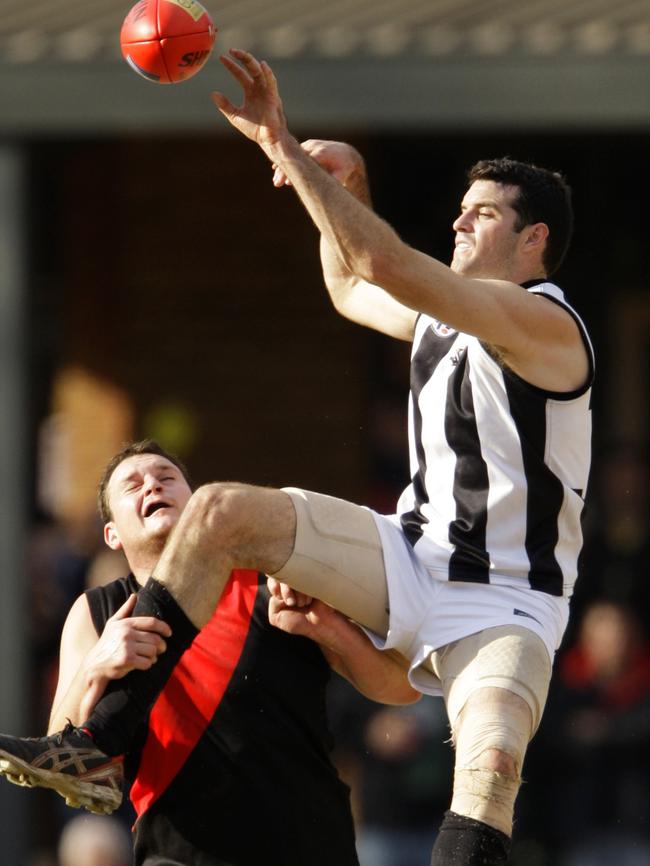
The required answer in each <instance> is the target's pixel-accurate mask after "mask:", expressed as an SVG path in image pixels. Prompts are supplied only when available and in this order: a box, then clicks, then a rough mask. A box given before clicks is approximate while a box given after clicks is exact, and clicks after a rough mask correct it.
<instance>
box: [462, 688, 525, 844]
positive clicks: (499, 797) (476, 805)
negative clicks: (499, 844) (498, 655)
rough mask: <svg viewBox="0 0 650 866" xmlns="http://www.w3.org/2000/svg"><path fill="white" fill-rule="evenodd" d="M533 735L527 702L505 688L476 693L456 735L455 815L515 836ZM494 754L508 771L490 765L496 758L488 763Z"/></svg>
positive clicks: (467, 707)
mask: <svg viewBox="0 0 650 866" xmlns="http://www.w3.org/2000/svg"><path fill="white" fill-rule="evenodd" d="M531 735H532V716H531V712H530V708H529V707H528V705H527V704H526V703H525V701H524V700H523V699H522V698H520V697H519V696H518V695H515V694H513V693H511V692H507V691H506V690H505V689H492V688H488V689H481V690H479V691H477V692H475V693H474V695H473V696H472V698H471V699H470V701H469V702H468V704H467V705H466V706H465V707H464V709H463V712H462V713H461V716H460V719H459V724H458V726H457V729H456V731H455V740H456V770H455V773H454V796H453V800H452V804H451V809H452V811H453V812H456V813H457V814H459V815H465V816H467V817H468V818H474V819H476V820H477V821H483V822H484V823H486V824H489V825H490V826H491V827H495V828H496V829H497V830H500V831H501V832H502V833H506V834H507V835H510V833H511V832H512V815H513V810H514V804H515V799H516V797H517V792H518V791H519V786H520V784H521V767H522V764H523V761H524V755H525V753H526V748H527V746H528V742H529V740H530V737H531ZM492 751H496V752H497V753H500V754H501V755H502V756H503V757H504V758H505V760H504V761H503V763H504V764H505V765H506V766H505V767H504V772H498V771H497V770H496V769H493V768H492V767H491V766H490V764H491V763H492V762H493V760H494V757H495V756H494V755H490V758H491V759H492V760H489V759H488V756H487V755H486V753H488V752H492ZM497 757H498V755H497ZM508 759H510V760H508ZM509 765H510V766H509Z"/></svg>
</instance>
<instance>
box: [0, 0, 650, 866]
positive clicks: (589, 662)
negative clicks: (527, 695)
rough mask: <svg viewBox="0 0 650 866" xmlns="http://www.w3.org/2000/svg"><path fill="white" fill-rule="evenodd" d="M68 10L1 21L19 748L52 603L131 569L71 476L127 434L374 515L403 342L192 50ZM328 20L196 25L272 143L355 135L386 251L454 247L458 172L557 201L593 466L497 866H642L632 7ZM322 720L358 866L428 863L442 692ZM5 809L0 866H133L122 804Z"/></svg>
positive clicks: (640, 100) (646, 797) (53, 660)
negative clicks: (216, 93) (286, 127)
mask: <svg viewBox="0 0 650 866" xmlns="http://www.w3.org/2000/svg"><path fill="white" fill-rule="evenodd" d="M1 5H2V2H1V0H0V6H1ZM64 5H65V4H64ZM68 5H69V7H70V8H69V9H68ZM68 5H66V6H65V9H64V8H63V6H60V5H59V4H51V3H45V2H40V0H35V2H34V3H31V4H25V5H24V6H21V7H20V8H19V9H14V8H13V7H12V14H11V15H9V14H8V11H7V14H6V15H5V14H3V16H0V71H2V73H3V76H2V79H1V82H2V83H1V85H0V471H1V473H2V478H1V484H0V588H1V589H2V593H3V601H4V604H3V605H2V606H1V608H0V654H1V657H0V687H1V688H2V691H3V701H2V703H1V705H0V719H1V720H2V725H3V729H6V730H7V732H9V733H16V734H23V735H40V734H42V733H43V732H44V731H45V728H46V725H47V718H48V713H49V708H50V703H51V699H52V693H53V688H54V684H55V682H56V677H57V656H58V642H59V636H60V632H61V627H62V624H63V621H64V619H65V616H66V614H67V611H68V609H69V607H70V605H71V603H72V601H73V600H74V599H75V598H76V596H77V595H78V594H79V593H80V592H82V591H83V589H84V588H85V587H88V586H90V585H96V584H98V583H103V582H106V581H108V580H110V579H112V578H113V577H116V576H119V575H121V574H123V573H124V562H123V560H122V558H121V555H120V554H115V553H112V552H110V551H108V550H107V549H105V548H104V547H103V543H102V535H101V527H100V526H99V524H98V518H97V516H96V513H95V487H96V484H97V480H98V478H99V475H100V473H101V470H102V468H103V466H104V464H105V462H106V461H107V460H108V458H109V457H110V456H111V455H112V454H113V453H114V452H115V451H117V450H118V449H119V448H120V447H121V445H122V444H123V443H124V442H125V441H127V440H129V439H133V438H142V437H144V436H153V437H155V438H157V439H158V440H159V441H161V443H162V444H163V445H165V446H166V447H167V448H169V449H170V450H172V451H175V452H176V453H178V454H179V455H180V456H181V457H182V458H183V459H184V460H185V461H186V462H187V464H188V466H189V468H190V470H191V472H192V474H193V476H194V477H195V479H196V481H197V482H203V481H209V480H217V479H220V480H225V479H231V478H234V479H237V480H241V481H250V482H255V483H260V484H274V485H289V484H291V485H297V486H302V487H306V488H313V489H317V490H320V491H323V492H327V493H331V494H333V495H339V496H343V497H345V498H348V499H351V500H353V501H357V502H360V503H364V504H368V505H371V506H373V507H374V508H376V509H378V510H380V511H384V512H387V513H388V512H391V511H393V510H394V505H395V502H396V499H397V496H398V495H399V493H400V491H401V489H402V488H403V487H404V486H405V484H406V483H407V481H408V474H409V473H408V465H407V462H406V458H407V446H406V398H407V391H408V350H409V347H408V346H407V345H406V344H399V343H395V342H391V341H389V340H388V339H385V338H383V337H380V336H378V335H376V334H372V333H370V332H367V331H365V330H363V329H361V328H358V327H356V326H354V325H352V324H350V323H348V322H345V321H343V320H341V319H340V318H339V317H337V316H336V315H335V313H334V312H333V311H332V310H331V308H330V306H329V302H328V301H327V299H326V297H325V292H324V290H323V288H322V282H321V278H320V271H319V265H318V249H317V238H316V236H315V233H314V231H313V229H312V227H311V225H310V223H309V220H308V219H307V217H306V216H305V215H304V213H303V211H302V209H301V208H300V206H299V205H298V204H297V203H296V201H295V197H294V196H293V193H292V192H291V191H290V190H283V191H277V190H274V189H273V187H272V185H271V170H270V168H269V166H267V165H265V164H264V160H263V158H262V157H261V156H260V155H259V154H258V153H257V152H256V150H255V149H254V148H253V147H252V146H250V147H248V146H247V144H246V143H245V142H243V141H240V140H235V139H234V138H233V137H232V136H231V135H230V134H228V132H227V130H226V129H225V126H224V125H222V124H220V119H219V118H218V117H217V116H216V115H215V114H214V113H213V109H212V108H211V106H210V103H209V98H208V94H209V90H210V89H211V88H212V87H219V88H221V87H224V81H223V77H220V76H222V73H220V71H219V68H218V63H216V62H214V63H213V62H211V63H210V64H209V65H208V67H206V69H205V70H204V71H203V72H202V73H201V75H199V76H197V78H196V79H195V80H193V81H192V82H190V83H188V84H187V85H182V87H174V88H167V89H165V88H156V87H155V86H154V85H151V84H148V83H146V82H143V81H140V80H138V79H136V78H135V76H133V74H132V73H131V72H130V71H129V70H128V69H127V68H126V67H125V66H123V64H121V61H119V60H118V59H117V58H116V57H115V56H114V54H115V52H114V51H113V49H110V50H109V49H108V48H107V47H106V46H107V45H109V44H110V45H112V44H113V43H114V42H116V33H117V30H118V29H119V22H120V21H121V18H122V16H123V15H124V13H125V12H126V11H127V10H126V8H123V7H122V6H121V5H120V4H115V3H114V2H113V0H93V2H89V3H87V4H85V5H86V7H87V8H86V9H85V11H84V13H83V14H84V15H86V16H87V18H88V20H87V21H84V22H82V24H83V26H78V22H77V23H75V20H73V7H74V10H76V11H75V14H76V15H78V14H79V11H78V9H77V6H76V4H68ZM127 5H128V4H127ZM208 5H210V4H208ZM329 5H330V4H328V6H324V7H322V9H320V7H319V8H318V9H316V8H314V4H312V3H308V2H307V0H304V2H297V3H292V4H284V3H276V4H272V8H271V7H270V6H269V5H268V4H256V3H255V2H252V0H251V2H250V3H247V4H241V3H230V2H224V3H223V4H221V6H222V9H221V10H219V9H216V8H215V9H211V11H212V12H213V14H214V17H215V19H216V20H217V23H218V24H219V25H220V27H221V29H222V33H221V35H220V45H221V46H223V47H228V46H229V45H233V44H237V43H238V42H239V43H243V44H244V45H245V47H251V48H253V49H256V50H257V49H259V50H260V51H262V52H263V56H266V57H267V58H268V59H269V60H270V61H271V62H272V63H273V65H274V66H275V68H276V70H277V72H278V75H279V78H280V85H281V88H283V92H284V93H285V107H286V109H287V114H288V116H289V118H290V120H291V121H292V125H293V128H294V130H295V132H296V134H297V135H298V136H299V137H303V138H307V137H325V138H343V139H345V140H348V141H351V142H352V143H353V144H355V145H356V146H358V147H359V149H360V150H361V152H362V153H363V154H364V156H365V157H366V159H367V163H368V170H369V175H370V180H371V187H372V193H373V200H374V206H375V208H376V209H377V211H378V212H379V213H380V214H381V215H382V216H384V217H385V218H386V219H387V220H388V221H389V222H390V223H391V224H392V225H394V226H395V228H396V229H397V230H398V231H399V232H400V234H401V235H402V237H403V238H404V239H405V240H406V241H408V242H409V243H411V244H412V245H413V246H415V247H417V248H419V249H422V250H424V251H426V252H428V253H430V254H432V255H434V256H436V257H438V258H440V259H441V260H443V261H448V260H449V257H450V252H451V247H452V238H453V235H452V232H451V223H452V220H453V218H454V217H455V216H456V214H457V208H458V203H459V201H460V198H461V197H462V194H463V191H464V184H465V181H464V172H465V170H466V169H467V168H468V167H469V166H470V165H471V164H472V163H473V162H475V161H476V160H478V159H480V158H483V157H491V156H501V155H505V154H507V155H510V156H512V157H514V158H520V159H525V160H532V161H535V162H537V163H539V164H541V165H545V166H547V167H550V168H553V169H558V170H561V171H562V172H563V173H564V174H565V175H566V176H567V178H568V181H569V183H570V184H571V185H572V187H573V189H574V198H575V209H576V234H575V239H574V243H573V247H572V251H571V252H570V253H569V257H568V259H567V261H566V263H565V265H563V267H562V271H561V272H560V273H559V274H558V275H557V281H558V283H559V284H560V285H561V286H562V288H563V289H564V290H565V291H566V293H567V295H568V298H569V300H570V301H571V302H572V303H573V304H574V306H575V307H576V308H577V309H578V311H579V312H580V313H581V315H582V316H583V318H584V319H585V321H586V324H587V326H588V328H589V330H590V333H591V335H592V338H593V341H594V344H595V349H596V355H597V375H596V385H595V389H594V401H593V410H594V431H595V432H594V462H593V472H592V477H591V484H590V489H589V491H588V496H587V508H586V510H585V520H584V529H585V538H586V545H585V551H584V556H583V560H582V573H581V576H580V579H579V581H578V585H577V592H576V595H575V597H574V599H573V603H572V604H573V613H572V619H571V622H570V626H569V630H568V632H567V634H566V636H565V639H564V642H563V645H562V647H561V650H560V652H559V653H558V656H557V660H556V665H555V677H554V680H553V684H552V687H551V693H550V698H549V703H548V707H547V710H546V713H545V715H544V719H543V721H542V725H541V727H540V730H539V732H538V734H537V736H536V738H535V740H534V741H533V744H532V746H531V748H530V751H529V754H528V757H527V760H526V764H525V767H524V774H523V775H524V779H525V784H524V785H523V788H522V791H521V794H520V796H519V799H518V802H517V808H516V823H515V836H514V851H513V864H514V866H642V864H643V866H646V864H648V863H650V805H649V804H650V583H649V581H648V578H647V575H646V571H647V568H648V562H649V554H650V514H649V510H650V509H649V493H648V489H649V485H648V482H649V481H650V478H649V463H648V460H649V453H648V443H649V442H650V427H649V413H648V391H649V376H650V363H649V358H650V246H649V245H648V243H647V228H646V227H647V213H646V211H647V201H648V194H649V192H650V189H649V187H650V182H649V180H648V176H647V172H646V171H645V168H644V167H645V165H646V162H647V154H648V152H649V150H650V103H648V89H647V61H648V54H650V30H649V29H648V20H647V10H646V12H645V13H643V6H644V4H639V3H638V2H635V0H621V2H619V3H617V4H616V7H615V8H614V9H613V8H612V7H611V4H610V3H609V2H605V0H602V2H601V0H590V2H589V3H573V4H572V3H566V2H557V0H543V2H539V3H535V4H524V5H522V4H521V3H515V2H510V0H502V2H498V3H496V2H489V0H458V2H456V3H454V4H453V9H452V4H447V3H444V2H442V0H440V2H435V3H431V2H427V3H419V2H417V0H408V2H403V3H400V4H398V5H399V13H398V12H396V11H395V10H393V12H392V13H391V14H392V15H393V16H394V17H393V18H390V17H389V18H388V19H387V20H386V21H379V22H378V21H377V20H376V17H377V14H378V13H377V4H376V3H372V4H370V3H365V2H363V0H354V2H352V0H350V2H349V3H346V4H339V6H340V7H341V8H340V9H339V16H340V18H341V21H342V20H343V18H344V17H345V16H346V15H347V16H348V17H347V19H346V21H345V23H346V27H345V28H342V27H341V26H339V28H338V31H336V28H335V27H333V26H331V21H328V20H326V19H327V18H328V16H329V14H330V9H329ZM288 6H291V10H289V9H288ZM242 7H245V9H243V8H242ZM343 7H345V8H343ZM642 13H643V14H642ZM245 15H247V16H248V18H247V19H246V27H245V28H243V29H242V27H241V26H239V25H240V24H241V16H245ZM256 16H257V17H256ZM283 16H284V18H283ZM55 19H56V20H55ZM272 19H273V20H272ZM340 23H341V22H340V21H339V24H340ZM84 27H85V29H84ZM238 27H239V29H237V28H238ZM39 28H40V29H39ZM335 31H336V32H335ZM91 37H93V38H91ZM93 39H94V41H93ZM10 265H11V267H10ZM18 392H20V393H18ZM16 394H18V397H16ZM9 549H11V550H12V551H14V558H13V559H7V551H8V550H9ZM330 709H331V723H332V729H333V732H334V734H335V739H336V743H337V746H336V760H337V762H338V765H339V767H340V770H341V773H342V775H343V776H344V778H345V779H346V781H347V782H348V784H349V785H350V787H351V789H352V797H353V803H354V810H355V816H356V820H357V827H358V836H359V851H360V856H361V861H362V866H428V864H429V859H430V851H431V845H432V840H433V834H434V833H435V828H436V827H437V826H438V824H439V822H440V819H441V815H442V812H443V811H444V810H445V809H446V808H447V805H448V802H449V793H450V792H449V784H450V778H451V766H452V761H453V756H452V752H451V747H450V745H449V742H448V739H449V733H448V730H447V723H446V719H445V715H444V709H443V706H442V702H441V701H439V700H437V699H433V698H427V697H425V698H423V700H422V701H420V702H419V703H417V704H415V705H413V706H409V707H404V708H394V707H383V706H379V705H374V704H371V703H369V702H367V701H366V700H365V699H363V698H362V697H360V696H359V695H358V694H356V693H355V692H354V691H353V690H351V689H350V688H349V687H348V686H347V685H346V684H345V683H344V682H343V681H342V680H340V679H338V678H337V677H334V678H333V681H332V684H331V689H330ZM0 809H1V810H2V813H3V818H4V819H6V821H7V823H8V822H9V821H13V820H15V822H16V823H15V827H16V828H18V820H19V819H20V820H23V821H24V818H25V815H27V816H28V819H27V828H28V829H27V832H26V834H25V833H24V834H23V839H22V841H21V843H20V850H21V854H20V858H21V859H18V857H17V855H15V854H12V853H11V844H12V841H13V836H12V834H8V838H6V839H5V841H4V843H3V845H2V846H0V866H127V864H128V863H129V862H130V853H129V837H128V827H129V823H130V821H131V820H132V816H131V814H130V813H129V810H128V807H124V808H123V810H122V812H121V813H120V814H119V815H118V816H116V817H115V818H102V819H97V818H94V817H93V816H89V815H86V814H78V813H75V812H74V811H73V810H70V809H68V808H67V807H65V806H64V805H63V801H61V800H60V799H59V798H58V797H56V796H55V795H53V794H51V793H48V792H44V791H25V790H21V789H18V788H14V786H8V785H5V784H4V783H2V788H1V790H0ZM11 815H13V816H17V817H16V818H15V819H14V818H8V817H7V816H11ZM21 816H22V817H21ZM15 835H16V837H17V836H18V832H17V829H16V834H15ZM16 850H18V849H16ZM305 866H308V864H305Z"/></svg>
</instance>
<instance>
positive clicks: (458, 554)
mask: <svg viewBox="0 0 650 866" xmlns="http://www.w3.org/2000/svg"><path fill="white" fill-rule="evenodd" d="M445 436H446V438H447V443H448V444H449V447H450V448H451V449H452V451H453V452H454V454H455V455H456V466H455V469H454V489H453V494H454V500H455V501H456V519H455V520H453V521H452V522H451V523H450V524H449V541H450V542H451V543H452V544H453V545H454V546H455V550H454V551H453V553H452V555H451V557H450V559H449V580H457V581H469V582H472V583H489V582H490V557H489V555H488V553H487V550H486V528H487V502H488V490H489V479H488V471H487V465H486V463H485V460H484V459H483V455H482V454H481V443H480V439H479V435H478V427H477V424H476V413H475V410H474V398H473V395H472V385H471V382H470V378H469V361H468V358H467V351H464V352H462V354H461V355H460V357H459V358H458V361H457V364H456V369H455V370H454V372H453V375H452V376H451V377H450V379H449V384H448V388H447V404H446V407H445Z"/></svg>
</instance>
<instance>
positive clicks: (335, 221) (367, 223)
mask: <svg viewBox="0 0 650 866" xmlns="http://www.w3.org/2000/svg"><path fill="white" fill-rule="evenodd" d="M264 149H265V152H266V153H267V156H269V158H270V159H271V160H272V161H273V162H274V163H276V164H277V165H279V166H281V168H282V170H283V171H284V173H285V174H286V176H287V177H288V178H289V180H290V181H291V184H292V186H293V187H294V188H295V190H296V192H297V194H298V196H299V198H300V200H301V201H302V203H303V205H304V206H305V208H306V210H307V212H308V213H309V215H310V216H311V218H312V220H313V222H314V223H315V225H316V227H317V228H318V230H319V231H320V233H321V237H322V247H321V249H323V248H324V249H325V250H326V251H327V255H328V262H330V263H331V262H332V261H336V259H338V260H339V261H338V269H339V273H342V272H344V271H342V270H341V269H342V268H343V269H345V270H346V271H347V272H349V273H351V274H353V275H354V276H355V277H358V278H360V279H363V280H366V281H368V282H376V277H377V270H378V269H379V268H381V261H382V260H383V259H384V257H385V256H386V255H387V254H389V253H390V251H391V250H392V249H393V248H394V247H396V246H397V245H401V243H402V242H401V241H400V239H399V237H398V236H397V234H396V233H395V232H394V231H393V229H392V228H391V227H390V226H389V225H388V224H387V223H386V222H385V221H384V220H382V219H381V218H380V217H378V216H377V215H376V214H375V213H374V212H373V211H372V210H371V209H370V207H369V205H370V193H369V190H368V184H367V180H366V177H365V170H364V168H363V163H362V162H360V165H359V168H358V170H357V171H355V173H354V175H353V176H352V177H351V178H350V181H349V183H348V182H346V186H343V185H342V184H341V183H339V181H338V180H336V179H335V178H333V177H332V176H330V175H329V174H328V173H327V172H326V171H324V170H323V169H322V168H321V167H320V166H319V165H318V164H317V163H316V162H315V161H314V160H313V159H312V158H311V157H310V156H309V155H308V154H306V153H305V151H304V150H303V149H302V148H301V147H300V145H299V143H298V142H297V141H296V139H294V138H293V137H292V136H291V135H290V134H288V133H287V134H285V135H284V136H282V137H281V138H280V139H279V140H278V141H277V142H275V143H274V144H272V145H269V146H267V147H265V148H264ZM333 257H334V259H333Z"/></svg>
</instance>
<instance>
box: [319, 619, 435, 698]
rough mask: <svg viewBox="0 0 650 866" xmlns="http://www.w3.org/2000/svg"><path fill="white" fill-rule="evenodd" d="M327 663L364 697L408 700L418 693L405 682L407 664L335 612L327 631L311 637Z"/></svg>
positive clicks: (406, 678) (415, 696) (418, 695)
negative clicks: (373, 643)
mask: <svg viewBox="0 0 650 866" xmlns="http://www.w3.org/2000/svg"><path fill="white" fill-rule="evenodd" d="M315 639H316V641H317V642H318V643H319V644H320V646H321V649H322V650H323V653H324V655H325V657H326V658H327V660H328V661H329V663H330V665H331V666H332V668H334V670H336V671H337V673H339V674H341V676H344V677H345V678H346V679H347V680H349V681H350V682H351V683H352V685H353V686H354V687H355V688H356V689H357V690H358V691H360V692H361V693H362V694H363V695H365V696H366V697H367V698H370V699H371V700H373V701H377V702H379V703H384V704H411V703H415V701H418V700H419V699H420V697H421V695H420V693H419V692H418V691H416V690H415V689H414V688H413V687H412V686H411V685H410V683H409V681H408V677H407V671H408V664H407V662H406V660H405V659H402V658H401V656H399V655H398V654H397V653H392V652H391V651H387V652H382V651H380V650H378V649H375V647H374V646H373V645H372V643H371V642H370V640H369V638H368V637H366V635H365V634H364V633H363V631H362V630H361V629H360V628H359V627H358V626H356V625H354V623H352V622H350V621H349V620H347V619H346V618H345V617H343V616H341V615H339V616H338V617H337V618H336V619H335V620H332V622H331V623H330V628H329V629H328V632H327V634H324V635H322V636H320V637H316V638H315Z"/></svg>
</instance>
